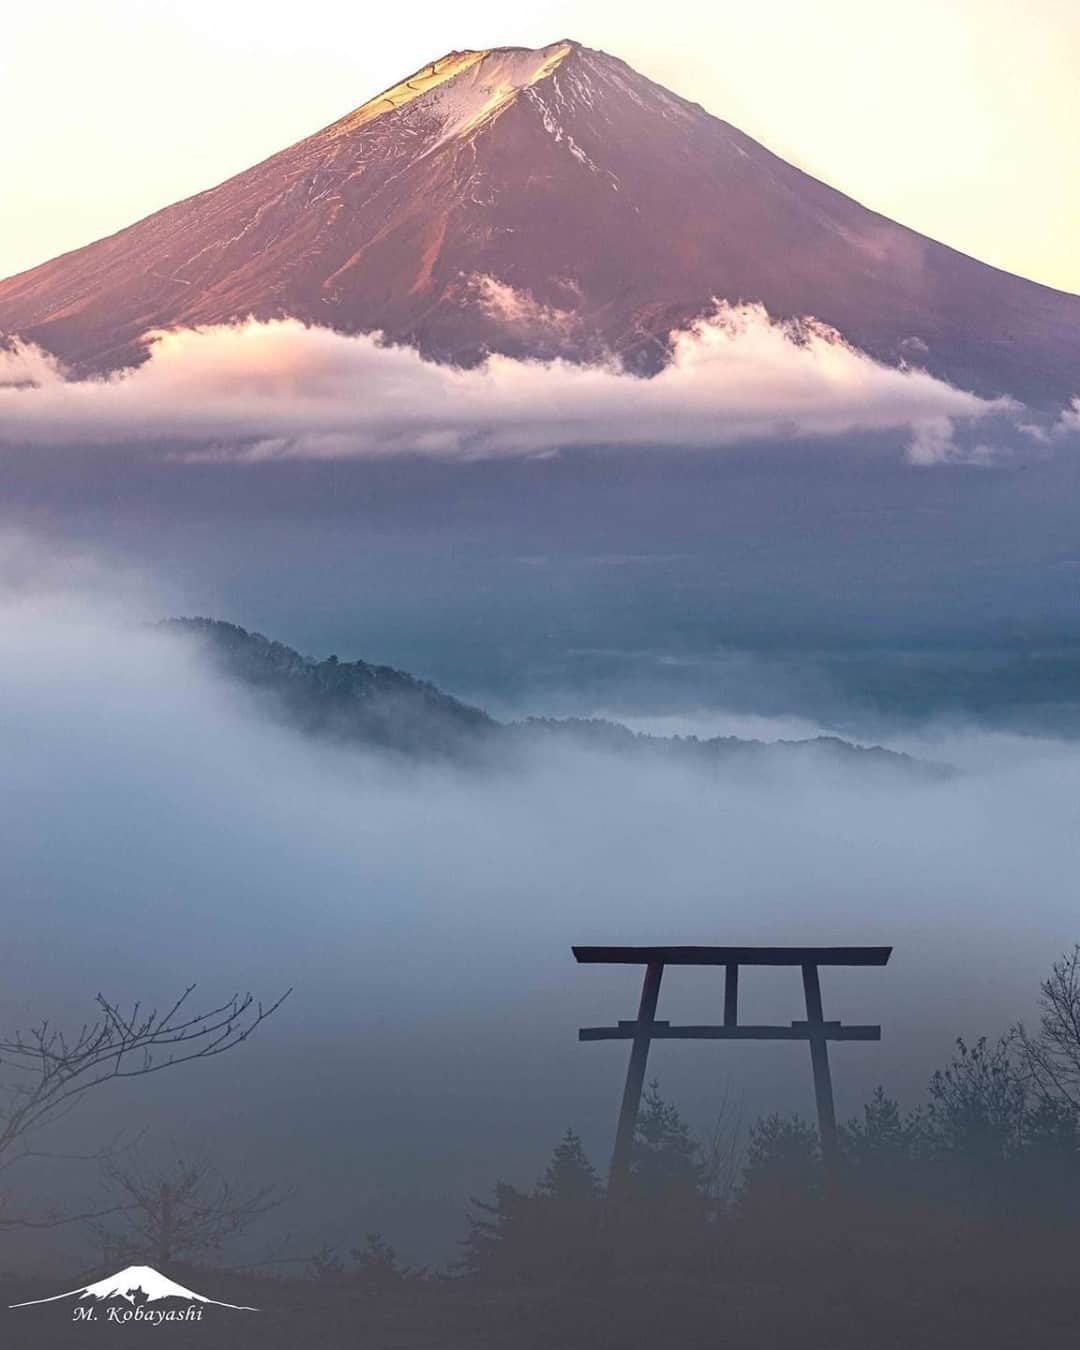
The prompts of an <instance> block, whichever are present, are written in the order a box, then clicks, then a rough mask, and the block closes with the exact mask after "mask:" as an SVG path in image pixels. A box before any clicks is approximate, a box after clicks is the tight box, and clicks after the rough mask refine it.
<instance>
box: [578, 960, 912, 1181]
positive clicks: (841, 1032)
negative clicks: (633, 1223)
mask: <svg viewBox="0 0 1080 1350" xmlns="http://www.w3.org/2000/svg"><path fill="white" fill-rule="evenodd" d="M573 953H574V956H575V958H576V959H577V960H578V961H580V962H582V963H584V964H592V965H597V964H599V965H642V966H644V967H645V979H644V982H643V984H642V988H641V1003H640V1006H639V1007H638V1015H637V1018H636V1020H634V1021H632V1022H630V1021H620V1022H619V1023H618V1024H617V1025H616V1026H613V1027H582V1028H581V1029H580V1031H579V1032H578V1040H579V1041H632V1042H633V1045H632V1047H631V1050H630V1064H629V1066H628V1068H627V1071H626V1086H625V1087H624V1089H623V1098H622V1106H621V1108H620V1110H619V1124H618V1128H617V1130H616V1132H615V1148H614V1151H613V1152H612V1156H611V1173H610V1179H609V1193H610V1192H611V1191H612V1190H616V1189H618V1188H619V1187H620V1186H621V1185H622V1184H623V1182H624V1181H625V1180H626V1177H627V1175H628V1174H629V1171H630V1152H631V1147H632V1145H633V1140H634V1127H635V1125H636V1124H637V1116H638V1108H639V1106H640V1104H641V1089H642V1086H643V1085H644V1082H645V1066H646V1063H647V1061H648V1058H649V1046H650V1044H651V1043H652V1042H653V1041H676V1040H680V1041H681V1040H687V1041H809V1043H810V1063H811V1065H812V1067H813V1070H814V1095H815V1097H816V1098H817V1117H818V1136H819V1138H820V1140H821V1157H822V1161H823V1163H824V1165H825V1167H826V1170H827V1171H828V1172H829V1173H830V1174H832V1173H835V1170H836V1164H837V1160H838V1156H839V1144H838V1140H837V1134H836V1107H835V1104H834V1102H833V1090H832V1075H831V1073H830V1071H829V1048H828V1043H829V1041H880V1040H881V1027H880V1026H847V1027H846V1026H842V1025H841V1024H840V1023H839V1022H827V1021H826V1020H825V1016H824V1014H823V1012H822V1008H821V981H820V979H819V978H818V968H819V967H820V966H884V965H885V964H887V962H888V960H889V957H890V956H891V955H892V948H891V947H574V948H573ZM665 966H723V967H724V1020H723V1023H722V1024H720V1025H712V1026H672V1025H671V1023H670V1022H658V1021H657V1020H656V1004H657V1000H658V998H659V997H660V980H661V978H662V976H663V974H664V967H665ZM740 966H799V967H800V968H801V970H802V981H803V992H804V994H805V997H806V1021H805V1022H792V1023H791V1025H790V1026H745V1025H741V1024H740V1022H739V967H740Z"/></svg>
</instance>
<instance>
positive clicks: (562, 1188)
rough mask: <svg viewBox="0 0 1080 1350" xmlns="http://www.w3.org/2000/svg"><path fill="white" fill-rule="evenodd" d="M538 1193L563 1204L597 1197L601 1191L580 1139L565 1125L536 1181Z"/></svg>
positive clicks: (546, 1198)
mask: <svg viewBox="0 0 1080 1350" xmlns="http://www.w3.org/2000/svg"><path fill="white" fill-rule="evenodd" d="M536 1193H537V1195H538V1196H540V1197H542V1198H543V1199H545V1200H552V1201H556V1202H559V1203H566V1204H580V1203H582V1202H589V1201H592V1200H596V1199H597V1198H598V1197H599V1195H600V1180H599V1178H598V1177H597V1175H596V1168H595V1167H593V1165H592V1163H591V1162H590V1161H589V1159H588V1158H587V1157H586V1155H585V1150H584V1148H583V1147H582V1144H581V1139H580V1138H579V1137H578V1135H576V1134H575V1133H574V1131H573V1130H570V1129H568V1130H567V1131H566V1133H565V1134H564V1135H563V1137H562V1140H561V1142H560V1143H559V1144H558V1146H557V1147H556V1149H555V1152H554V1153H553V1154H552V1155H551V1161H550V1162H549V1163H548V1165H547V1170H546V1171H545V1172H544V1175H543V1177H542V1178H541V1180H540V1183H539V1185H538V1186H537V1188H536Z"/></svg>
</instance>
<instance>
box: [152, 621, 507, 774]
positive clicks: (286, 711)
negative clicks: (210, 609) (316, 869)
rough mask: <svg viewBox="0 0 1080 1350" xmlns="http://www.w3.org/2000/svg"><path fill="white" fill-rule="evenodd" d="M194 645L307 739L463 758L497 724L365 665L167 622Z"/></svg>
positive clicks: (224, 627) (229, 629) (211, 627)
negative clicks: (313, 656)
mask: <svg viewBox="0 0 1080 1350" xmlns="http://www.w3.org/2000/svg"><path fill="white" fill-rule="evenodd" d="M161 626H162V627H163V628H164V629H165V630H166V631H168V632H173V633H178V634H181V635H183V636H185V637H189V638H194V639H195V640H197V641H198V642H199V643H200V644H201V646H202V648H203V651H204V652H205V653H206V654H207V655H208V656H209V658H210V660H211V662H212V663H213V664H214V665H215V666H216V667H217V669H218V670H219V671H221V672H222V673H223V674H225V675H226V676H228V677H229V678H230V679H235V680H238V681H240V682H241V683H243V684H244V685H246V686H247V687H248V688H250V689H252V690H253V691H255V693H256V694H257V695H258V697H259V699H260V701H261V702H262V704H263V707H264V708H265V709H266V710H267V711H269V712H271V713H272V714H274V715H275V716H276V717H278V718H279V719H282V720H284V721H286V722H288V723H289V724H290V725H292V726H294V727H296V728H298V729H299V730H300V731H303V732H304V733H306V734H307V735H312V736H318V737H321V738H323V739H328V740H331V741H336V742H340V743H343V744H349V743H353V744H361V745H367V746H373V747H376V748H379V749H384V750H395V751H400V752H402V753H404V754H409V755H418V756H424V757H449V758H461V757H464V756H468V755H470V754H475V753H476V752H477V751H478V750H479V749H480V748H481V747H482V746H484V745H485V744H487V743H488V742H489V741H490V740H491V738H492V737H493V736H494V734H495V732H496V731H497V729H498V723H496V722H495V721H494V720H493V719H492V718H490V717H489V716H488V715H487V713H485V712H481V710H480V709H479V708H473V707H471V706H470V705H469V704H467V703H461V702H459V701H458V700H457V699H456V698H451V696H450V695H449V694H444V693H443V692H442V691H441V690H439V689H436V688H435V686H434V685H433V684H428V683H426V682H425V681H423V680H417V679H414V678H413V676H411V675H407V674H405V672H404V671H400V670H394V669H393V668H392V667H390V666H373V665H369V664H368V663H367V662H366V661H339V660H338V659H337V657H336V656H331V657H329V658H328V659H327V660H325V661H313V660H311V659H310V658H309V657H306V656H301V655H300V653H299V652H296V651H294V650H293V649H292V648H291V647H286V646H285V645H284V643H281V642H272V641H270V640H269V639H268V638H265V637H263V636H262V634H261V633H249V632H247V631H246V630H245V629H243V628H239V627H237V625H236V624H231V623H222V622H221V621H220V620H216V619H203V618H196V619H168V620H166V621H165V623H164V624H162V625H161Z"/></svg>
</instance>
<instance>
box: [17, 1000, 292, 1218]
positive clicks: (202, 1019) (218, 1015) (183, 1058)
mask: <svg viewBox="0 0 1080 1350" xmlns="http://www.w3.org/2000/svg"><path fill="white" fill-rule="evenodd" d="M194 990H195V986H194V985H189V986H188V988H187V989H185V990H184V992H183V993H182V994H181V995H180V997H179V998H178V999H176V1000H175V1001H174V1002H173V1003H172V1004H170V1005H169V1006H168V1007H167V1008H166V1009H165V1010H164V1011H158V1009H156V1008H155V1009H151V1010H150V1011H147V1010H145V1009H144V1007H143V1005H142V1004H141V1003H136V1004H134V1005H133V1006H132V1007H131V1008H130V1009H129V1010H125V1009H123V1008H122V1007H121V1005H120V1004H119V1003H115V1002H112V1001H110V1000H109V999H106V998H105V997H104V996H103V995H101V994H99V995H98V996H97V1009H98V1015H97V1017H96V1019H95V1020H94V1021H93V1022H86V1023H84V1024H83V1025H82V1026H81V1027H80V1028H78V1029H77V1030H74V1031H65V1030H63V1029H62V1028H58V1027H55V1026H53V1024H52V1023H51V1022H49V1021H44V1022H41V1023H39V1024H38V1025H37V1026H36V1027H31V1028H30V1029H29V1030H28V1031H25V1032H24V1031H15V1032H14V1033H13V1034H10V1035H7V1036H3V1035H0V1173H2V1172H3V1171H5V1170H6V1169H8V1168H11V1167H13V1166H15V1165H16V1164H18V1163H20V1162H23V1161H25V1160H28V1159H32V1158H34V1157H47V1156H49V1155H47V1154H43V1153H42V1152H41V1151H40V1150H37V1149H35V1148H33V1147H32V1141H33V1140H34V1138H35V1137H36V1135H37V1134H38V1132H39V1131H41V1130H43V1129H44V1128H45V1127H46V1126H48V1125H52V1124H55V1123H56V1121H58V1120H60V1119H61V1118H62V1117H64V1116H66V1115H67V1114H68V1113H69V1112H70V1111H72V1110H74V1109H75V1108H76V1107H77V1106H78V1105H79V1103H80V1101H81V1100H82V1098H83V1097H84V1096H85V1095H86V1093H88V1092H90V1091H91V1090H92V1089H94V1088H96V1087H100V1086H101V1085H102V1084H104V1083H107V1082H111V1081H113V1080H116V1079H123V1078H139V1077H143V1076H145V1075H147V1074H151V1073H156V1072H158V1071H159V1070H161V1069H168V1068H175V1067H176V1066H178V1065H180V1064H187V1063H190V1062H191V1061H193V1060H198V1059H212V1058H214V1057H215V1056H217V1055H222V1054H225V1053H226V1051H228V1050H232V1049H234V1048H235V1047H236V1046H238V1045H241V1044H242V1043H243V1042H244V1041H246V1040H247V1038H248V1037H249V1036H250V1035H251V1034H252V1033H253V1032H254V1031H255V1030H256V1028H257V1027H259V1026H261V1025H262V1023H263V1022H265V1021H266V1019H267V1018H268V1017H270V1016H271V1015H272V1014H273V1013H274V1012H276V1011H277V1009H278V1008H280V1007H281V1005H282V1003H283V1002H284V1001H285V999H286V998H287V997H288V995H289V993H290V992H291V991H289V990H286V992H285V993H284V994H282V995H281V997H280V998H278V999H276V1000H275V1001H274V1002H273V1003H272V1004H270V1006H269V1007H264V1005H263V1004H262V1003H260V1002H258V1001H257V1000H256V999H255V998H254V996H253V995H252V994H243V995H240V994H234V995H233V996H232V997H231V998H230V999H228V1000H227V1001H226V1002H225V1003H222V1004H219V1005H217V1006H216V1007H212V1008H210V1009H209V1010H208V1011H205V1012H192V1011H191V1008H190V999H191V995H192V994H193V992H194ZM92 1156H96V1157H98V1158H100V1157H101V1156H102V1154H101V1153H100V1152H99V1153H98V1154H96V1155H92ZM86 1217H88V1216H86V1215H67V1216H65V1215H45V1216H39V1217H37V1218H33V1217H30V1216H26V1215H12V1214H5V1213H2V1212H0V1227H15V1226H19V1227H27V1226H33V1227H51V1226H53V1225H55V1224H57V1223H64V1222H71V1221H72V1220H73V1219H77V1218H86Z"/></svg>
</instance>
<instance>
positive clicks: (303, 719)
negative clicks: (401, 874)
mask: <svg viewBox="0 0 1080 1350" xmlns="http://www.w3.org/2000/svg"><path fill="white" fill-rule="evenodd" d="M161 626H162V627H163V628H164V629H166V630H167V631H171V632H174V633H179V634H182V635H185V636H188V637H190V638H191V639H193V640H195V641H197V642H199V643H201V644H202V646H203V647H204V649H205V651H206V652H207V654H208V656H209V658H210V660H211V661H212V663H213V664H214V665H215V666H216V667H217V669H218V670H219V671H221V672H222V673H223V674H225V675H226V676H228V677H229V678H230V679H234V680H239V681H240V682H242V683H243V684H244V685H246V686H248V687H249V688H251V689H252V690H254V691H255V692H256V693H257V695H258V696H259V700H260V703H261V704H262V707H263V710H264V711H266V712H268V713H269V714H271V715H272V716H274V717H275V718H276V719H277V720H280V721H285V722H287V723H288V724H289V725H291V726H293V727H295V728H296V729H297V730H299V731H301V732H303V733H305V734H307V735H310V736H316V737H318V738H320V739H323V740H328V741H332V742H334V743H337V744H341V745H348V744H353V745H361V746H369V747H372V748H377V749H384V750H391V751H394V752H397V753H399V754H403V755H407V756H410V757H412V758H417V759H442V760H446V759H450V760H456V761H464V762H472V763H479V762H482V761H489V762H494V761H496V760H498V759H504V758H505V757H507V756H510V757H513V756H514V755H516V754H521V753H524V752H525V751H527V750H546V749H551V750H554V749H558V748H559V747H576V748H579V749H587V750H592V751H599V752H603V753H613V754H625V755H629V756H632V757H633V758H635V759H638V760H640V759H644V758H651V759H657V758H668V759H671V758H678V759H682V760H693V761H696V762H699V763H703V764H710V763H717V764H718V763H728V762H730V761H731V760H733V759H735V760H738V761H739V762H741V763H748V764H749V763H751V762H754V761H761V760H769V761H771V760H774V759H776V758H780V757H782V758H783V759H784V760H786V761H792V760H794V759H796V758H806V757H809V756H815V757H820V758H828V759H832V760H835V761H837V762H840V763H847V764H852V765H854V764H858V765H859V766H860V767H866V768H871V767H873V768H879V769H881V770H883V771H885V772H897V773H901V774H905V775H915V776H917V777H927V778H936V777H940V776H942V774H944V773H948V772H949V771H948V770H947V769H944V768H943V767H942V766H941V765H934V764H928V763H925V762H923V761H920V760H916V759H913V758H912V757H911V756H909V755H904V754H899V753H897V752H896V751H893V750H886V749H884V748H883V747H881V746H860V745H855V744H852V743H851V742H850V741H845V740H841V739H840V738H839V737H835V736H818V737H812V738H808V739H805V740H797V741H776V742H766V741H756V740H743V739H740V738H738V737H735V736H716V737H711V738H707V739H703V738H699V737H696V736H675V737H663V736H650V735H645V734H643V733H641V732H636V731H632V730H631V729H630V728H629V727H626V726H623V725H621V724H620V723H618V722H612V721H608V720H606V719H603V718H547V717H530V718H527V719H526V720H524V721H518V722H499V721H496V719H495V718H493V717H491V716H489V714H488V713H486V712H484V710H483V709H482V708H477V707H474V706H473V705H471V704H469V703H463V702H462V701H461V700H460V699H456V698H454V697H452V696H451V695H450V694H446V693H443V691H442V690H441V689H438V688H436V686H435V685H433V684H430V683H428V682H427V681H426V680H419V679H417V678H416V677H415V676H413V675H409V674H407V673H406V672H405V671H401V670H395V669H394V668H393V667H392V666H377V665H371V664H369V663H368V662H367V661H340V660H338V658H337V657H336V656H330V657H327V658H326V659H325V660H322V661H317V660H314V659H313V658H311V657H307V656H302V655H301V654H300V653H299V652H297V651H294V650H293V648H292V647H287V646H286V645H285V644H284V643H282V642H274V641H272V640H270V639H269V638H265V637H263V636H262V634H260V633H249V632H248V631H247V630H246V629H244V628H240V627H238V626H237V625H236V624H232V623H225V622H222V621H221V620H218V619H206V618H189V619H167V620H165V621H164V623H163V624H162V625H161Z"/></svg>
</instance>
